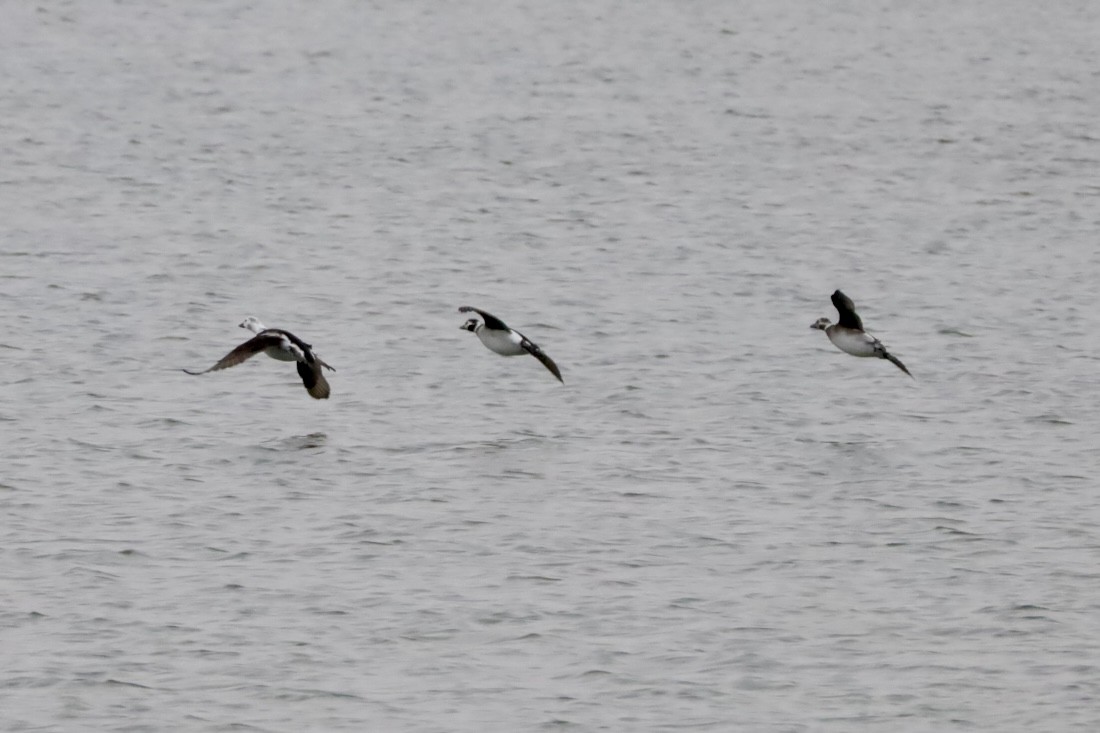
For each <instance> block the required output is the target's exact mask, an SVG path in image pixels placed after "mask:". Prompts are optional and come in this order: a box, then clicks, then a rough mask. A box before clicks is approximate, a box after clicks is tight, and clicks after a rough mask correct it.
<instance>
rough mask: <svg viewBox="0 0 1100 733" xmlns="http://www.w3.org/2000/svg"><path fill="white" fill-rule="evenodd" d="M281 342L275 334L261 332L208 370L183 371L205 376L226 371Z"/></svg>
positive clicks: (280, 338)
mask: <svg viewBox="0 0 1100 733" xmlns="http://www.w3.org/2000/svg"><path fill="white" fill-rule="evenodd" d="M281 342H282V337H281V336H279V335H278V334H277V333H269V332H268V331H263V332H261V333H259V334H258V335H256V336H253V337H252V338H250V339H249V340H248V341H245V342H244V343H243V344H241V345H240V346H238V347H237V348H235V349H233V350H232V351H230V352H229V353H228V354H226V355H225V356H224V357H222V360H221V361H219V362H218V363H217V364H215V365H214V366H212V367H210V368H209V369H204V370H203V371H201V372H193V371H191V370H189V369H184V370H183V371H185V372H187V373H188V374H206V373H207V372H216V371H218V370H219V369H228V368H229V367H232V366H237V365H238V364H240V363H241V362H242V361H248V360H249V359H251V358H252V357H254V356H255V355H256V354H259V353H260V352H261V351H263V350H264V349H266V348H267V347H269V346H278V345H279V344H280V343H281Z"/></svg>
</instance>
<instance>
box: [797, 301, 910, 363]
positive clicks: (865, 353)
mask: <svg viewBox="0 0 1100 733" xmlns="http://www.w3.org/2000/svg"><path fill="white" fill-rule="evenodd" d="M832 301H833V305H834V306H835V307H836V310H837V313H838V314H839V322H837V323H833V322H832V321H830V320H829V319H828V318H818V319H817V321H816V322H815V323H814V324H813V325H811V326H810V328H816V329H818V330H821V331H824V332H825V335H826V336H828V337H829V341H831V342H832V343H833V345H834V346H836V347H837V348H838V349H840V350H841V351H843V352H844V353H845V354H851V355H852V356H861V357H873V358H877V359H886V360H887V361H889V362H890V363H891V364H893V365H894V366H896V367H897V368H898V369H900V370H902V371H903V372H905V373H906V374H908V375H909V377H910V378H914V377H913V375H912V374H910V373H909V370H908V369H906V368H905V365H904V364H902V363H901V359H898V358H897V357H896V356H894V355H893V354H891V353H890V352H889V351H887V350H886V346H884V345H883V343H882V342H881V341H879V340H878V339H877V338H875V337H874V336H872V335H871V334H869V333H867V332H866V331H864V330H863V320H862V319H861V318H860V317H859V315H858V314H857V313H856V306H855V303H853V302H852V299H851V298H849V297H848V296H847V295H845V294H844V293H842V292H840V291H839V290H837V291H835V292H833V295H832Z"/></svg>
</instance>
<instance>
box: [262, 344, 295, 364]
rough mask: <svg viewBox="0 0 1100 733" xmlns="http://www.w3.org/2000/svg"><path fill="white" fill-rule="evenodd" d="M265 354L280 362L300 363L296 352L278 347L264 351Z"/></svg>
mask: <svg viewBox="0 0 1100 733" xmlns="http://www.w3.org/2000/svg"><path fill="white" fill-rule="evenodd" d="M264 353H265V354H267V355H268V356H270V357H271V358H272V359H278V360H279V361H298V356H297V355H296V354H295V353H294V352H292V351H288V350H286V349H284V348H281V347H278V346H271V347H268V348H266V349H264Z"/></svg>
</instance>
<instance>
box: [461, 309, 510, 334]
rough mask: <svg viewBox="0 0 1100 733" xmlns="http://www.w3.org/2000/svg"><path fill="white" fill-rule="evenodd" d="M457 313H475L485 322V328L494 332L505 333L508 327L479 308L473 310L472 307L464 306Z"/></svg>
mask: <svg viewBox="0 0 1100 733" xmlns="http://www.w3.org/2000/svg"><path fill="white" fill-rule="evenodd" d="M458 312H459V313H471V312H473V313H477V314H478V315H479V316H481V317H482V319H483V320H484V321H485V327H486V328H491V329H493V330H494V331H507V330H508V325H507V324H506V323H505V322H504V321H502V320H500V319H499V318H497V317H496V316H494V315H493V314H492V313H489V312H487V311H483V310H481V309H480V308H474V307H473V306H472V305H464V306H461V307H460V308H459V309H458Z"/></svg>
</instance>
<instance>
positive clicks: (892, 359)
mask: <svg viewBox="0 0 1100 733" xmlns="http://www.w3.org/2000/svg"><path fill="white" fill-rule="evenodd" d="M882 358H883V359H886V360H887V361H889V362H890V363H891V364H893V365H894V366H896V367H897V368H898V369H900V370H902V371H903V372H905V373H906V374H909V378H910V379H913V380H916V377H914V376H913V375H912V374H910V373H909V370H908V369H906V368H905V365H904V364H902V363H901V359H899V358H897V357H896V356H894V355H893V354H891V353H889V352H884V353H883V355H882Z"/></svg>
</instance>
